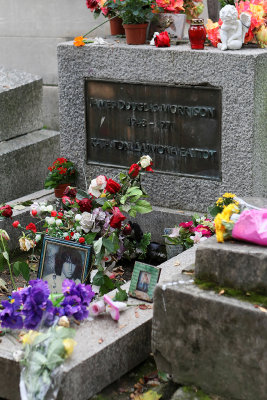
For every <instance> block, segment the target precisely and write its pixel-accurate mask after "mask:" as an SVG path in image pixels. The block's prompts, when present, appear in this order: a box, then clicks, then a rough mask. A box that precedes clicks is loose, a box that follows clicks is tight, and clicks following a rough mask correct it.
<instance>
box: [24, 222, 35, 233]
mask: <svg viewBox="0 0 267 400" xmlns="http://www.w3.org/2000/svg"><path fill="white" fill-rule="evenodd" d="M26 230H27V231H32V232H33V233H36V232H37V228H36V226H35V224H33V223H32V222H31V223H30V224H29V225H27V226H26Z"/></svg>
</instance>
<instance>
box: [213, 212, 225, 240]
mask: <svg viewBox="0 0 267 400" xmlns="http://www.w3.org/2000/svg"><path fill="white" fill-rule="evenodd" d="M214 225H215V233H216V238H217V242H219V243H223V242H224V239H223V234H224V232H225V227H224V226H223V224H222V214H217V215H216V217H215V219H214Z"/></svg>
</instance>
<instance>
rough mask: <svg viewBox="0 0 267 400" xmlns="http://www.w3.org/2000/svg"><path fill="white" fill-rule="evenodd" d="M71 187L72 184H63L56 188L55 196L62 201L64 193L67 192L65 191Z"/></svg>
mask: <svg viewBox="0 0 267 400" xmlns="http://www.w3.org/2000/svg"><path fill="white" fill-rule="evenodd" d="M68 186H70V183H61V184H60V185H58V186H57V187H55V188H54V192H55V196H56V197H57V198H58V199H62V197H63V193H64V191H65V189H66V188H67V187H68Z"/></svg>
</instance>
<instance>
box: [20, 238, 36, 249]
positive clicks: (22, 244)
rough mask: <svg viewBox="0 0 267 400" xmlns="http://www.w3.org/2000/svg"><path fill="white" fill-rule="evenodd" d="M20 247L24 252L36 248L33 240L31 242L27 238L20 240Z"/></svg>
mask: <svg viewBox="0 0 267 400" xmlns="http://www.w3.org/2000/svg"><path fill="white" fill-rule="evenodd" d="M19 247H20V250H22V251H29V250H30V249H31V248H33V247H34V242H33V240H29V239H27V238H26V237H21V238H20V239H19Z"/></svg>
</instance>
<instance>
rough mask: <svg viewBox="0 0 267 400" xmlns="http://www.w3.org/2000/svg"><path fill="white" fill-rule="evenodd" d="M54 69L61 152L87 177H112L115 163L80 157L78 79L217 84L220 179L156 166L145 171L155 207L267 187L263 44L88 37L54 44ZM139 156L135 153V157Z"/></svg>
mask: <svg viewBox="0 0 267 400" xmlns="http://www.w3.org/2000/svg"><path fill="white" fill-rule="evenodd" d="M58 70H59V99H60V100H59V102H60V125H61V151H62V152H64V153H67V154H69V156H70V158H71V159H72V161H75V162H78V165H79V169H80V171H81V172H82V171H84V172H85V175H86V177H87V180H88V184H89V182H90V179H92V178H94V177H95V176H97V175H99V174H104V175H108V176H110V177H112V176H115V175H116V174H117V173H118V169H116V168H111V167H104V166H99V165H89V164H87V154H86V140H87V139H86V126H85V113H86V110H85V89H84V87H85V83H84V82H85V78H88V79H91V80H104V81H117V82H122V83H139V84H143V83H148V84H149V83H153V84H157V83H158V84H163V85H177V86H179V85H182V86H186V87H191V86H194V85H198V86H203V87H211V88H219V89H221V93H222V109H221V111H222V124H221V128H222V132H221V134H222V137H221V180H220V181H215V180H208V179H205V178H196V177H194V176H190V177H189V176H182V175H179V174H165V173H160V172H157V173H156V174H145V176H144V187H145V188H146V190H147V192H148V193H149V194H150V197H151V200H152V204H153V205H154V206H158V207H167V208H173V209H184V210H195V211H203V212H206V210H207V207H208V206H209V205H210V204H211V203H212V202H213V201H214V200H216V198H218V197H219V196H220V195H221V194H222V193H224V192H228V191H229V190H230V191H231V192H234V193H236V194H237V195H239V196H264V195H266V194H267V192H266V191H267V163H266V159H267V158H266V152H267V142H266V124H265V121H266V119H267V114H266V113H267V95H266V93H267V79H266V70H267V53H266V51H265V50H264V49H255V48H247V47H246V48H243V49H241V50H236V51H227V52H221V51H220V50H218V49H215V48H212V47H209V48H208V47H206V48H205V49H204V50H203V51H193V50H191V49H190V48H189V45H187V44H184V45H179V46H175V45H172V46H171V47H169V48H161V49H158V48H155V47H152V46H148V45H140V46H129V45H126V44H125V41H123V40H122V41H120V43H117V42H116V41H113V40H111V39H110V40H109V44H107V45H103V46H91V45H90V44H89V45H85V46H84V47H83V48H78V49H77V48H75V46H73V43H72V42H68V43H64V44H60V45H59V46H58ZM148 100H149V99H148ZM125 135H126V134H125ZM126 136H127V135H126ZM73 137H75V142H73ZM127 138H128V137H127ZM144 140H145V135H144ZM200 146H201V143H200ZM139 155H140V154H138V153H136V160H138V159H139ZM152 156H153V155H152ZM154 168H155V169H157V166H156V165H154ZM82 176H83V175H82V174H81V177H82ZM81 184H84V180H83V178H82V179H81Z"/></svg>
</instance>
